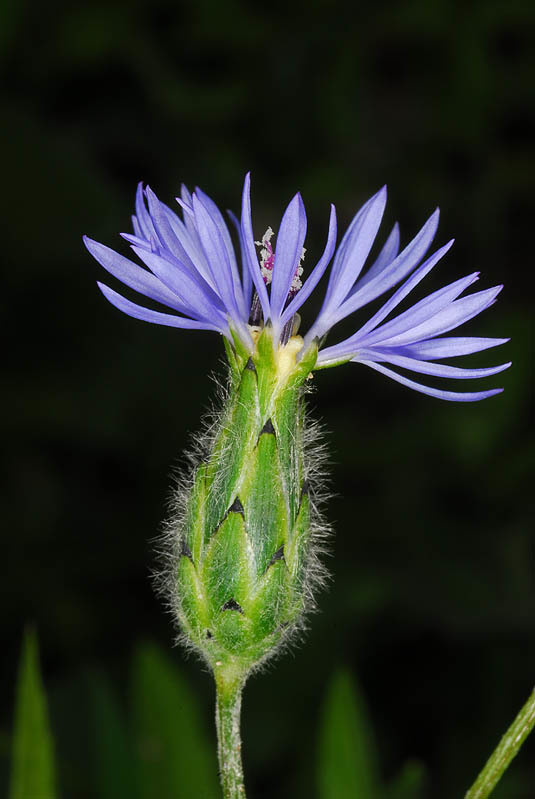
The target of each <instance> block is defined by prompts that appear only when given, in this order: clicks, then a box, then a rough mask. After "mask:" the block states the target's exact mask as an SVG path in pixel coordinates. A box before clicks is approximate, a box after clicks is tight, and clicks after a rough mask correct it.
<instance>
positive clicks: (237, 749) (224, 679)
mask: <svg viewBox="0 0 535 799" xmlns="http://www.w3.org/2000/svg"><path fill="white" fill-rule="evenodd" d="M216 669H217V667H216ZM214 676H215V684H216V728H217V754H218V759H219V776H220V779H221V787H222V788H223V797H224V799H245V786H244V783H243V766H242V759H241V738H240V712H241V697H242V691H243V686H244V683H245V678H244V676H243V675H242V674H241V673H238V674H232V673H231V674H228V672H225V671H223V670H221V671H220V672H217V671H216V673H215V675H214Z"/></svg>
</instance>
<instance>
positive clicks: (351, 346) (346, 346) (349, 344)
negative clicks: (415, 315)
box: [320, 239, 466, 362]
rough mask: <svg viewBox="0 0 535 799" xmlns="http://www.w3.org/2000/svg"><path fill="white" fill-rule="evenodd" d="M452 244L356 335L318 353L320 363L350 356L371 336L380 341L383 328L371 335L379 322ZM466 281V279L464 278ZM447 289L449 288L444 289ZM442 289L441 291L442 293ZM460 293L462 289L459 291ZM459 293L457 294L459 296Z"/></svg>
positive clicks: (394, 295)
mask: <svg viewBox="0 0 535 799" xmlns="http://www.w3.org/2000/svg"><path fill="white" fill-rule="evenodd" d="M452 244H453V239H452V240H451V241H450V242H448V244H445V245H444V246H443V247H441V248H440V249H439V250H437V251H436V252H435V253H433V255H431V256H430V257H429V258H428V259H427V260H426V261H424V263H423V264H422V265H421V266H420V267H419V268H418V269H417V270H416V272H414V273H413V274H412V275H411V277H410V278H409V279H408V280H406V281H405V283H403V285H402V286H401V287H400V288H399V289H398V290H397V291H396V292H395V293H394V294H393V295H392V297H390V299H389V300H387V301H386V302H385V304H384V305H382V306H381V308H379V310H378V311H377V313H375V314H374V315H373V316H372V317H371V318H370V319H369V320H368V321H367V322H366V323H365V324H364V325H363V326H362V327H361V328H360V329H359V330H357V332H356V333H353V335H352V336H349V338H347V339H344V340H343V341H341V342H340V343H339V344H335V345H334V346H332V347H327V348H325V349H324V350H321V352H320V362H327V361H331V360H337V359H338V358H342V357H346V356H348V355H351V354H352V353H353V352H356V351H357V349H359V347H361V346H362V345H363V344H364V342H365V343H366V345H369V344H370V343H371V339H372V336H375V337H377V339H378V340H382V338H383V333H382V331H383V330H384V326H383V327H380V328H378V329H377V330H376V331H375V333H371V331H373V330H374V329H375V328H377V325H379V324H380V322H382V321H383V319H385V318H386V317H387V316H388V315H389V314H390V313H391V312H392V311H393V310H394V308H396V306H398V305H399V303H400V302H401V301H402V300H404V299H405V297H406V296H407V295H408V294H409V293H410V292H411V291H412V289H413V288H415V287H416V286H417V285H418V283H420V281H421V280H423V278H424V277H425V276H426V275H427V274H428V273H429V272H430V271H431V269H432V268H433V267H434V266H435V265H436V264H437V263H438V261H439V260H440V259H441V258H442V257H443V256H444V255H445V253H446V252H447V251H448V250H449V249H450V247H451V245H452ZM465 279H466V278H465ZM446 288H449V287H446ZM443 290H444V289H441V291H443ZM461 291H462V289H461ZM461 291H459V292H458V293H459V294H460V293H461ZM428 300H429V297H427V298H426V299H425V300H424V302H427V301H428ZM414 308H416V306H413V308H410V309H409V311H408V312H406V313H410V312H411V311H413V310H414ZM398 319H401V316H398V317H396V319H394V320H393V322H396V321H397V320H398Z"/></svg>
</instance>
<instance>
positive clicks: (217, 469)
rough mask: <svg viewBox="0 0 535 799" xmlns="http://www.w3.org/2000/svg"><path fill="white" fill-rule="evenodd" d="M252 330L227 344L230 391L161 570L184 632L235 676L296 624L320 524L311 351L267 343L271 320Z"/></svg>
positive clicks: (183, 495) (316, 570)
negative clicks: (309, 409)
mask: <svg viewBox="0 0 535 799" xmlns="http://www.w3.org/2000/svg"><path fill="white" fill-rule="evenodd" d="M252 332H253V337H254V339H255V351H254V353H253V354H252V355H250V354H249V353H247V352H244V351H243V350H242V349H240V344H239V341H236V345H235V346H234V347H233V346H231V345H230V344H228V343H227V357H228V361H229V388H228V392H227V396H226V398H225V401H224V403H223V409H222V411H221V414H220V416H219V417H218V419H217V422H216V423H212V424H211V426H210V428H209V433H208V441H207V442H205V441H201V442H200V445H201V446H200V449H201V451H203V452H204V453H205V454H204V457H202V458H201V457H199V458H197V459H196V461H195V465H194V468H193V473H192V475H191V476H190V479H189V481H188V482H187V488H184V485H182V486H181V488H180V489H179V495H178V501H177V508H178V510H177V513H176V515H175V518H174V519H173V520H172V521H171V523H170V524H169V528H168V536H167V538H168V542H170V544H171V547H168V549H172V557H171V563H172V568H171V570H170V571H169V568H168V570H167V573H166V580H165V586H166V590H167V591H168V593H170V595H171V600H172V606H173V609H174V611H175V613H176V616H177V618H178V621H179V623H180V627H181V631H182V638H183V640H184V641H186V642H187V643H188V644H189V645H193V647H194V648H195V649H196V650H198V651H199V652H200V653H201V654H202V656H203V657H204V658H205V660H206V661H207V662H208V663H209V664H210V666H211V667H212V669H214V670H217V669H218V668H223V669H226V670H227V671H229V670H230V671H232V672H234V673H239V674H241V675H246V674H247V673H248V672H249V671H250V670H251V669H252V668H254V667H255V666H256V665H258V664H259V663H260V662H262V661H264V660H265V659H266V658H267V657H268V656H269V655H271V654H273V653H274V652H275V651H276V650H277V648H278V647H280V645H281V644H283V643H284V642H286V641H287V640H288V639H289V637H290V635H291V633H292V632H294V631H295V630H297V629H299V627H300V626H302V621H303V612H304V611H305V610H306V609H307V608H308V607H309V606H310V602H311V597H312V589H313V588H314V586H315V584H317V582H318V580H319V579H321V568H320V567H319V566H318V562H317V549H318V547H317V543H318V540H319V538H320V537H321V535H322V534H323V531H322V525H321V519H320V516H319V513H318V510H317V508H316V502H315V501H313V500H312V497H317V486H316V485H315V483H314V481H315V479H316V477H317V474H318V471H319V470H318V457H319V456H318V450H317V448H316V449H314V448H313V447H311V445H310V442H309V439H310V438H311V436H310V434H309V431H308V430H307V426H306V419H305V409H304V396H303V395H304V392H305V386H306V381H307V378H308V377H309V376H310V374H311V372H312V369H313V368H314V365H315V362H316V357H317V349H316V347H315V346H311V347H309V348H308V350H307V351H306V352H305V353H304V354H303V355H302V356H301V357H300V359H299V360H298V359H297V354H298V353H300V352H301V351H302V344H303V340H302V339H301V338H300V337H299V336H294V337H292V338H290V340H289V341H288V343H287V344H286V345H285V346H282V347H281V346H279V347H278V348H274V346H273V339H272V336H271V332H270V328H269V327H265V328H264V329H263V330H262V331H261V332H260V331H258V332H257V331H256V330H255V329H254V328H253V329H252ZM207 451H208V452H209V454H208V456H206V452H207Z"/></svg>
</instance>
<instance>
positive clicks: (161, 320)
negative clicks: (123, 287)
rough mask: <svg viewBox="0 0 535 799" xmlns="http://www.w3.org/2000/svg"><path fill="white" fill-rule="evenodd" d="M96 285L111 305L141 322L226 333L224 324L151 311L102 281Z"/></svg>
mask: <svg viewBox="0 0 535 799" xmlns="http://www.w3.org/2000/svg"><path fill="white" fill-rule="evenodd" d="M97 285H98V287H99V289H100V290H101V292H102V293H103V294H104V296H105V297H106V299H107V300H108V302H111V304H112V305H114V306H115V307H116V308H118V309H119V310H120V311H122V312H123V313H125V314H128V316H133V317H134V319H141V320H142V321H143V322H152V323H153V324H156V325H167V326H168V327H184V328H192V329H195V330H216V331H217V332H219V333H223V334H225V335H228V330H227V329H226V328H225V326H224V325H215V324H213V323H212V322H207V321H203V322H199V321H197V320H195V319H185V318H184V317H182V316H173V315H172V314H167V313H161V312H160V311H151V310H149V309H148V308H143V307H142V306H141V305H136V304H135V303H134V302H130V300H127V299H126V298H125V297H122V296H121V295H120V294H118V293H117V292H116V291H114V290H113V289H110V288H109V287H108V286H106V285H104V284H103V283H97Z"/></svg>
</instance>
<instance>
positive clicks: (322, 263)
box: [281, 205, 336, 325]
mask: <svg viewBox="0 0 535 799" xmlns="http://www.w3.org/2000/svg"><path fill="white" fill-rule="evenodd" d="M335 247H336V209H335V207H334V205H331V215H330V218H329V232H328V234H327V244H326V245H325V249H324V251H323V255H322V256H321V258H320V260H319V261H318V263H317V264H316V266H315V267H314V269H313V270H312V272H311V273H310V275H309V276H308V277H307V279H306V280H305V282H304V283H303V285H302V287H301V288H300V289H299V291H298V292H297V294H296V295H295V297H294V298H293V299H292V300H291V302H290V303H289V304H288V307H287V308H286V309H285V310H284V312H283V314H282V316H281V325H285V324H286V322H287V321H288V320H289V319H291V317H292V316H293V315H294V313H295V312H296V311H297V310H298V308H300V307H301V305H303V303H304V302H305V301H306V300H307V299H308V297H309V296H310V295H311V294H312V292H313V290H314V289H315V288H316V286H317V284H318V283H319V281H320V280H321V278H322V275H323V273H324V272H325V270H326V268H327V266H328V264H329V261H330V260H331V258H332V255H333V252H334V249H335Z"/></svg>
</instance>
